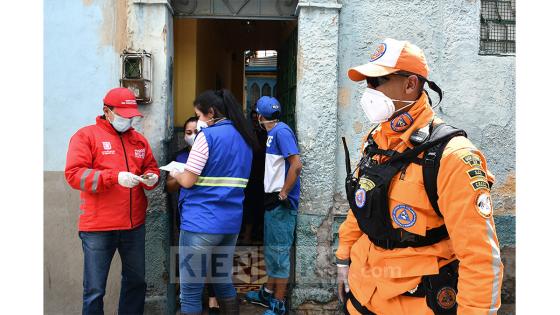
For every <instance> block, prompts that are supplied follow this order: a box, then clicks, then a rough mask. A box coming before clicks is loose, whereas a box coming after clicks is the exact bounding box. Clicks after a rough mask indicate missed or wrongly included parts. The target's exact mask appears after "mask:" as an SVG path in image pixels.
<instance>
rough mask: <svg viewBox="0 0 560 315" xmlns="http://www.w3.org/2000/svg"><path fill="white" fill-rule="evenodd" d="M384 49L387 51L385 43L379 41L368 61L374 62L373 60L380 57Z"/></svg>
mask: <svg viewBox="0 0 560 315" xmlns="http://www.w3.org/2000/svg"><path fill="white" fill-rule="evenodd" d="M386 51H387V45H386V44H385V43H381V44H380V45H379V46H377V49H375V51H374V52H373V54H372V55H371V58H370V59H369V62H374V61H375V60H377V59H379V58H381V57H382V56H383V55H384V54H385V52H386Z"/></svg>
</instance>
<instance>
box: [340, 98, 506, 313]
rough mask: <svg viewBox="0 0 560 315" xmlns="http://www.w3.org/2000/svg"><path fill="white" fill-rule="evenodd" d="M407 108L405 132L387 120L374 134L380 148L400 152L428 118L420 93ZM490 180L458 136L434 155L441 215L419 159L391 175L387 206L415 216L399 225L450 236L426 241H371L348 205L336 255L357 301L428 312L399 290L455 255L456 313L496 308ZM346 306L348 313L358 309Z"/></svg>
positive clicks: (499, 268) (378, 309) (384, 309)
mask: <svg viewBox="0 0 560 315" xmlns="http://www.w3.org/2000/svg"><path fill="white" fill-rule="evenodd" d="M409 114H410V117H411V118H412V122H409V123H410V126H409V127H408V129H406V130H405V131H403V132H396V131H394V130H392V129H391V125H390V124H391V122H385V123H383V124H382V125H381V126H380V128H378V129H377V130H376V131H375V132H374V135H373V138H374V140H375V142H376V143H377V144H378V145H379V148H380V149H392V150H397V151H399V152H402V151H403V150H404V149H405V148H406V147H407V146H408V147H412V145H411V143H410V142H409V140H408V139H409V137H410V134H411V133H412V132H413V131H415V130H417V129H419V128H420V127H423V126H426V125H427V124H429V123H430V121H431V120H432V119H433V118H434V113H433V111H432V109H431V107H430V106H429V104H428V103H427V97H426V95H425V94H423V95H422V96H421V98H420V99H419V100H418V102H417V103H416V104H415V105H414V106H413V107H412V108H411V110H410V111H409ZM404 123H405V125H406V123H407V121H406V120H405V121H404ZM375 158H377V159H378V158H379V157H378V156H376V157H375ZM489 181H490V182H493V181H494V177H493V175H492V174H490V172H489V171H488V170H487V165H486V160H485V158H484V156H483V155H482V153H481V152H480V151H478V150H477V149H476V148H475V147H474V145H473V144H472V143H471V142H470V141H469V140H468V139H467V138H465V137H455V138H453V139H452V140H451V141H450V142H449V143H448V145H447V146H446V148H445V150H444V152H443V155H442V158H441V163H440V168H439V175H438V179H437V186H438V195H439V200H438V205H439V208H440V211H441V213H442V215H443V218H441V217H439V216H438V215H437V214H436V212H435V211H434V210H433V208H432V206H431V205H430V201H429V199H428V196H427V194H426V192H425V189H424V185H423V179H422V167H421V166H420V165H417V164H414V163H411V164H410V165H409V166H408V168H406V170H405V173H404V174H402V172H399V173H397V175H396V176H395V177H394V178H393V180H392V183H391V187H390V190H389V211H390V212H392V210H394V209H395V208H396V207H397V206H399V205H407V206H408V207H410V208H411V209H413V211H414V212H415V214H416V217H415V222H414V223H413V224H412V226H410V227H408V228H405V229H406V230H407V231H409V232H412V233H415V234H420V235H425V233H426V230H429V229H433V228H436V227H439V226H441V225H442V224H444V223H445V225H446V227H447V230H448V232H449V239H444V240H443V241H441V242H439V243H437V244H434V245H431V246H425V247H417V248H411V247H409V248H396V249H393V250H386V249H383V248H381V247H377V246H375V245H373V244H372V243H371V241H370V240H369V238H368V237H367V235H366V234H364V233H362V231H361V230H360V228H359V227H358V223H357V222H356V218H355V217H354V215H353V213H352V211H351V210H350V211H348V216H347V218H346V220H345V221H344V223H343V224H342V225H341V226H340V229H339V247H338V250H337V252H336V257H337V258H338V260H347V259H350V260H351V264H350V270H349V275H348V281H349V285H350V290H351V292H352V293H353V294H354V296H355V297H356V299H357V300H358V301H359V302H360V303H361V304H362V305H363V306H365V307H367V308H368V309H369V310H371V311H372V312H374V313H376V314H433V312H432V311H431V309H429V308H428V306H427V305H426V301H425V299H424V298H418V297H408V296H401V294H402V293H404V292H405V291H408V290H413V289H414V288H415V287H416V286H417V285H418V284H419V283H420V280H421V277H422V276H423V275H429V274H437V273H438V269H439V268H440V267H442V266H444V265H446V264H447V263H449V262H451V261H453V260H455V259H458V260H459V261H460V267H459V282H458V294H457V303H458V309H457V313H458V314H495V313H496V311H497V310H498V308H499V307H500V291H501V284H502V274H503V265H502V263H501V260H500V250H499V243H498V238H497V236H496V229H495V226H494V220H493V217H492V206H491V201H490V191H489V187H488V182H489ZM390 215H391V214H390ZM391 221H392V224H393V227H394V228H399V227H401V228H402V225H401V226H399V225H397V222H395V219H394V218H393V219H392V220H391ZM401 224H402V222H401ZM407 225H409V224H405V226H407ZM348 304H349V306H348V308H349V310H350V312H351V313H352V314H359V313H358V312H357V311H356V310H355V309H354V308H353V307H352V306H351V303H348Z"/></svg>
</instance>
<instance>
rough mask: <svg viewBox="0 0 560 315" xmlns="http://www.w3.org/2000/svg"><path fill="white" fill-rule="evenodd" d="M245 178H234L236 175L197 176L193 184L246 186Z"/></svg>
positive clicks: (246, 180)
mask: <svg viewBox="0 0 560 315" xmlns="http://www.w3.org/2000/svg"><path fill="white" fill-rule="evenodd" d="M247 182H249V180H248V179H246V178H236V177H203V176H199V177H198V180H197V181H196V183H194V184H195V185H198V186H220V187H239V188H245V187H247Z"/></svg>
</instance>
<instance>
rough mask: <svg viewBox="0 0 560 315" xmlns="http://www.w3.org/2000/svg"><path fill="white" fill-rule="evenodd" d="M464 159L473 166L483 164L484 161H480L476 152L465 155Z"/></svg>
mask: <svg viewBox="0 0 560 315" xmlns="http://www.w3.org/2000/svg"><path fill="white" fill-rule="evenodd" d="M462 159H463V162H464V163H465V164H468V165H470V166H472V167H480V165H481V164H482V162H481V161H480V157H478V156H477V155H474V154H469V155H465V156H463V158H462Z"/></svg>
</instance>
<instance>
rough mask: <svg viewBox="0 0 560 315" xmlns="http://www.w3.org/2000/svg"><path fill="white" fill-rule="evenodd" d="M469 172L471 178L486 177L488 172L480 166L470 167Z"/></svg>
mask: <svg viewBox="0 0 560 315" xmlns="http://www.w3.org/2000/svg"><path fill="white" fill-rule="evenodd" d="M467 174H469V177H470V178H477V177H480V178H484V179H486V173H484V171H483V170H481V169H479V168H473V169H470V170H468V171H467Z"/></svg>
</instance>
